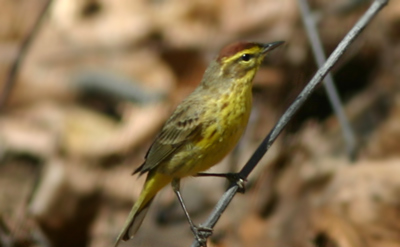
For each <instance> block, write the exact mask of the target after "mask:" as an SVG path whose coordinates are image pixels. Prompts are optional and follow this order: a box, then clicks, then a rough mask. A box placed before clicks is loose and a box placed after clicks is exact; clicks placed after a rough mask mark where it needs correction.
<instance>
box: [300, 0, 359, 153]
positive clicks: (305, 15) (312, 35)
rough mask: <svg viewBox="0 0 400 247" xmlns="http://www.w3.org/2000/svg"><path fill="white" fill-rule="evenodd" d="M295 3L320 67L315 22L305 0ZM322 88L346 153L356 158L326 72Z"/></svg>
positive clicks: (321, 56) (322, 57)
mask: <svg viewBox="0 0 400 247" xmlns="http://www.w3.org/2000/svg"><path fill="white" fill-rule="evenodd" d="M297 2H298V5H299V7H300V11H301V16H302V19H303V23H304V26H305V27H306V31H307V36H308V39H309V41H310V43H311V48H312V51H313V54H314V59H315V60H316V61H317V64H318V67H322V66H323V65H324V63H325V61H326V56H325V53H324V50H323V48H322V44H321V40H320V38H319V36H318V32H317V28H316V27H315V20H314V18H313V16H312V14H311V11H310V7H309V5H308V2H307V0H297ZM324 87H325V91H326V93H327V95H328V98H329V102H330V103H331V105H332V108H333V111H334V112H335V114H336V116H337V118H338V120H339V123H340V126H341V127H342V130H343V137H344V140H345V143H346V148H347V152H348V154H349V156H350V157H351V158H354V157H355V156H356V138H355V135H354V132H353V130H352V128H351V126H350V123H349V121H348V119H347V117H346V114H345V113H344V110H343V107H342V102H341V100H340V97H339V95H338V92H337V90H336V87H335V84H334V81H333V77H332V74H331V73H330V72H328V74H327V75H326V77H325V79H324Z"/></svg>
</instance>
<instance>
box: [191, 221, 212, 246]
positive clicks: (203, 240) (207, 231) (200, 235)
mask: <svg viewBox="0 0 400 247" xmlns="http://www.w3.org/2000/svg"><path fill="white" fill-rule="evenodd" d="M192 232H193V235H194V237H195V239H196V240H197V242H198V243H199V244H200V246H201V247H207V239H208V238H209V237H210V236H211V235H212V232H213V229H212V228H209V227H205V226H194V227H193V228H192Z"/></svg>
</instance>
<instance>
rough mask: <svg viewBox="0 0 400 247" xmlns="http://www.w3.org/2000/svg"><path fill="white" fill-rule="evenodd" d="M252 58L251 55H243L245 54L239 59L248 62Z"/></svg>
mask: <svg viewBox="0 0 400 247" xmlns="http://www.w3.org/2000/svg"><path fill="white" fill-rule="evenodd" d="M252 57H253V56H252V55H250V54H248V53H245V54H243V55H242V56H241V57H240V59H242V60H243V61H246V62H247V61H249V60H250V59H251V58H252Z"/></svg>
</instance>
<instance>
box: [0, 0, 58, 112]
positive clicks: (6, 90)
mask: <svg viewBox="0 0 400 247" xmlns="http://www.w3.org/2000/svg"><path fill="white" fill-rule="evenodd" d="M51 2H52V0H47V2H46V3H45V5H44V7H43V9H42V11H41V12H40V13H39V17H38V18H37V20H36V22H35V23H34V24H33V27H32V29H31V30H30V32H29V33H28V34H27V36H26V37H25V39H24V40H23V42H22V45H21V48H20V49H19V51H18V54H17V56H16V59H15V61H14V63H13V64H12V66H11V69H10V71H9V73H8V76H7V79H6V81H5V83H4V86H3V89H2V91H1V92H0V110H2V109H3V108H4V106H5V104H6V102H7V99H8V96H9V94H10V92H11V89H12V88H13V86H14V84H15V79H16V77H17V73H18V70H19V68H20V67H21V64H22V62H23V60H24V58H25V55H26V52H27V51H28V48H29V46H30V44H31V43H32V41H33V39H34V38H35V37H36V35H37V33H38V31H39V29H40V26H41V24H42V22H43V19H44V16H45V14H46V13H47V10H48V9H49V7H50V5H51Z"/></svg>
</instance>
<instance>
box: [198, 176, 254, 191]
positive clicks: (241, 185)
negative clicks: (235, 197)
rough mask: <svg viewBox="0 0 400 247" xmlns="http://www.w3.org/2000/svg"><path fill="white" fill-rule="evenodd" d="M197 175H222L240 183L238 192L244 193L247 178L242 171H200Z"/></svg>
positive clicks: (232, 181) (230, 180)
mask: <svg viewBox="0 0 400 247" xmlns="http://www.w3.org/2000/svg"><path fill="white" fill-rule="evenodd" d="M195 177H220V178H226V179H228V181H229V182H231V183H235V184H237V185H238V187H239V188H238V192H240V193H244V192H245V186H244V183H245V182H246V181H247V180H246V178H243V177H242V176H241V175H240V173H232V172H230V173H203V172H199V173H197V174H196V175H195Z"/></svg>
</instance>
